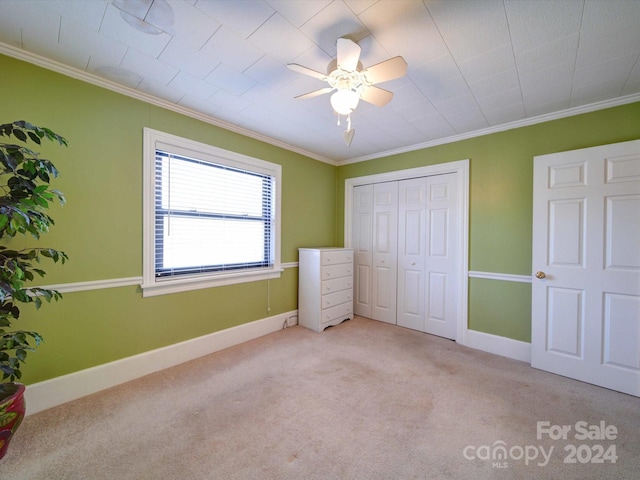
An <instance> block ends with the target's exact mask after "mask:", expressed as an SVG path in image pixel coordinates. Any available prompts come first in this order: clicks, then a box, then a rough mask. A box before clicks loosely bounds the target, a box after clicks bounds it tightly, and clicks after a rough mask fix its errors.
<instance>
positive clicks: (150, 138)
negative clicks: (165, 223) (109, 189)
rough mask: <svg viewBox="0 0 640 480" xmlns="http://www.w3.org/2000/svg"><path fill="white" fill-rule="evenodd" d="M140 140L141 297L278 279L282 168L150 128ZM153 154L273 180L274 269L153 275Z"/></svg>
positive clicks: (280, 271) (271, 267)
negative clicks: (141, 141) (253, 174)
mask: <svg viewBox="0 0 640 480" xmlns="http://www.w3.org/2000/svg"><path fill="white" fill-rule="evenodd" d="M143 137H144V138H143V281H142V285H141V288H142V294H143V297H150V296H155V295H164V294H169V293H176V292H185V291H190V290H198V289H203V288H210V287H216V286H222V285H232V284H237V283H245V282H254V281H259V280H267V279H271V278H279V277H280V274H281V273H282V266H281V263H280V245H281V239H280V216H281V215H280V212H281V202H280V198H281V184H282V166H281V165H278V164H275V163H271V162H267V161H265V160H260V159H257V158H254V157H249V156H247V155H242V154H239V153H236V152H231V151H229V150H224V149H222V148H218V147H214V146H212V145H208V144H205V143H200V142H196V141H194V140H190V139H186V138H182V137H178V136H176V135H171V134H169V133H165V132H160V131H157V130H153V129H151V128H146V127H145V128H144V130H143ZM156 150H162V151H165V152H169V153H173V154H176V155H180V156H184V157H189V158H194V159H197V160H201V161H204V162H212V163H215V164H218V165H225V166H228V167H230V168H234V169H240V170H246V171H250V172H255V173H259V174H262V175H269V176H272V177H273V178H274V183H275V185H274V191H273V195H274V196H275V199H274V210H275V211H274V216H275V218H274V221H273V230H272V232H273V237H272V245H271V246H272V251H273V265H271V266H268V267H259V268H255V269H246V270H245V269H240V270H230V271H222V272H216V271H214V272H203V273H195V274H185V275H180V276H177V277H157V276H156V271H155V269H156V265H155V255H156V252H155V244H156V242H155V215H156V210H155V209H156V198H155V157H156Z"/></svg>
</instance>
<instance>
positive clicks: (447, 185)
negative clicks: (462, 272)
mask: <svg viewBox="0 0 640 480" xmlns="http://www.w3.org/2000/svg"><path fill="white" fill-rule="evenodd" d="M456 185H457V183H456V176H455V174H453V173H449V174H446V175H436V176H433V177H427V203H426V215H427V218H428V220H427V222H428V228H429V232H428V234H427V236H426V237H427V239H428V245H427V248H426V259H425V260H426V263H425V268H426V279H427V281H426V291H425V298H426V315H425V328H424V331H425V332H427V333H431V334H434V335H439V336H441V337H446V338H452V339H455V338H456V328H457V318H458V315H459V313H458V311H457V295H458V292H457V288H458V287H457V286H458V285H459V279H458V275H459V274H458V272H459V268H458V267H459V262H460V259H459V258H457V256H456V255H455V254H454V253H455V252H457V251H458V243H457V242H460V238H459V235H458V234H457V233H456V232H457V231H456V229H455V224H456V223H457V222H458V217H457V216H458V215H459V214H460V213H459V209H460V207H459V205H458V204H457V203H458V201H457V198H458V194H457V191H456Z"/></svg>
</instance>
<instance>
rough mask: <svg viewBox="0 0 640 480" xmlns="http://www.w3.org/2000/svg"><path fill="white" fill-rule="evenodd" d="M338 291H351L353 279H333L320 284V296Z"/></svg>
mask: <svg viewBox="0 0 640 480" xmlns="http://www.w3.org/2000/svg"><path fill="white" fill-rule="evenodd" d="M340 290H349V291H352V290H353V277H351V276H349V277H342V278H334V279H333V280H324V281H323V282H322V292H321V293H322V295H325V294H327V293H334V292H339V291H340Z"/></svg>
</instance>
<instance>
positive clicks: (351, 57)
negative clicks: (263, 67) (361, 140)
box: [287, 38, 407, 146]
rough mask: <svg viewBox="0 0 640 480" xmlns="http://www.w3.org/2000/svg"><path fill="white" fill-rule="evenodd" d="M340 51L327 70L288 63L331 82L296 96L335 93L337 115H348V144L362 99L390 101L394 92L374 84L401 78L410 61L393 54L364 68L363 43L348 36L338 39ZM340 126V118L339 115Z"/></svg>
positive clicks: (333, 96) (305, 72)
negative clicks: (355, 112)
mask: <svg viewBox="0 0 640 480" xmlns="http://www.w3.org/2000/svg"><path fill="white" fill-rule="evenodd" d="M336 47H337V51H338V54H337V56H336V58H335V59H334V60H332V61H331V62H329V65H328V66H327V73H326V74H325V73H321V72H318V71H316V70H312V69H311V68H307V67H303V66H302V65H298V64H297V63H289V64H287V67H289V68H290V69H291V70H293V71H295V72H298V73H303V74H305V75H309V76H311V77H314V78H317V79H319V80H322V81H325V82H327V83H328V84H329V86H328V87H324V88H321V89H320V90H316V91H314V92H310V93H305V94H304V95H298V96H297V97H295V98H299V99H305V98H313V97H316V96H318V95H323V94H325V93H331V92H334V93H333V95H331V98H330V102H331V106H332V107H333V110H334V111H335V112H336V113H337V114H338V115H346V116H347V130H346V131H345V132H344V140H345V143H346V144H347V146H348V145H350V144H351V140H353V135H354V133H355V130H353V129H352V128H351V112H353V111H354V110H355V109H356V107H357V106H358V102H359V101H360V99H362V100H364V101H365V102H369V103H371V104H373V105H376V106H378V107H383V106H384V105H386V104H387V103H389V102H390V101H391V99H392V98H393V93H392V92H390V91H388V90H384V89H382V88H380V87H376V86H375V85H374V84H376V83H381V82H387V81H389V80H393V79H395V78H400V77H403V76H404V75H406V73H407V62H405V61H404V58H402V57H393V58H390V59H389V60H385V61H384V62H381V63H378V64H376V65H373V66H371V67H368V68H363V66H362V63H361V62H360V51H361V49H360V46H359V45H358V44H357V43H355V42H353V41H352V40H349V39H348V38H339V39H338V41H337V42H336ZM338 125H340V118H339V117H338Z"/></svg>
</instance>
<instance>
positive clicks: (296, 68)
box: [287, 63, 327, 80]
mask: <svg viewBox="0 0 640 480" xmlns="http://www.w3.org/2000/svg"><path fill="white" fill-rule="evenodd" d="M287 67H289V69H290V70H293V71H294V72H298V73H302V74H304V75H309V76H310V77H315V78H317V79H319V80H326V79H327V75H326V74H324V73H320V72H318V71H316V70H312V69H310V68H307V67H303V66H302V65H298V64H297V63H287Z"/></svg>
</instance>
